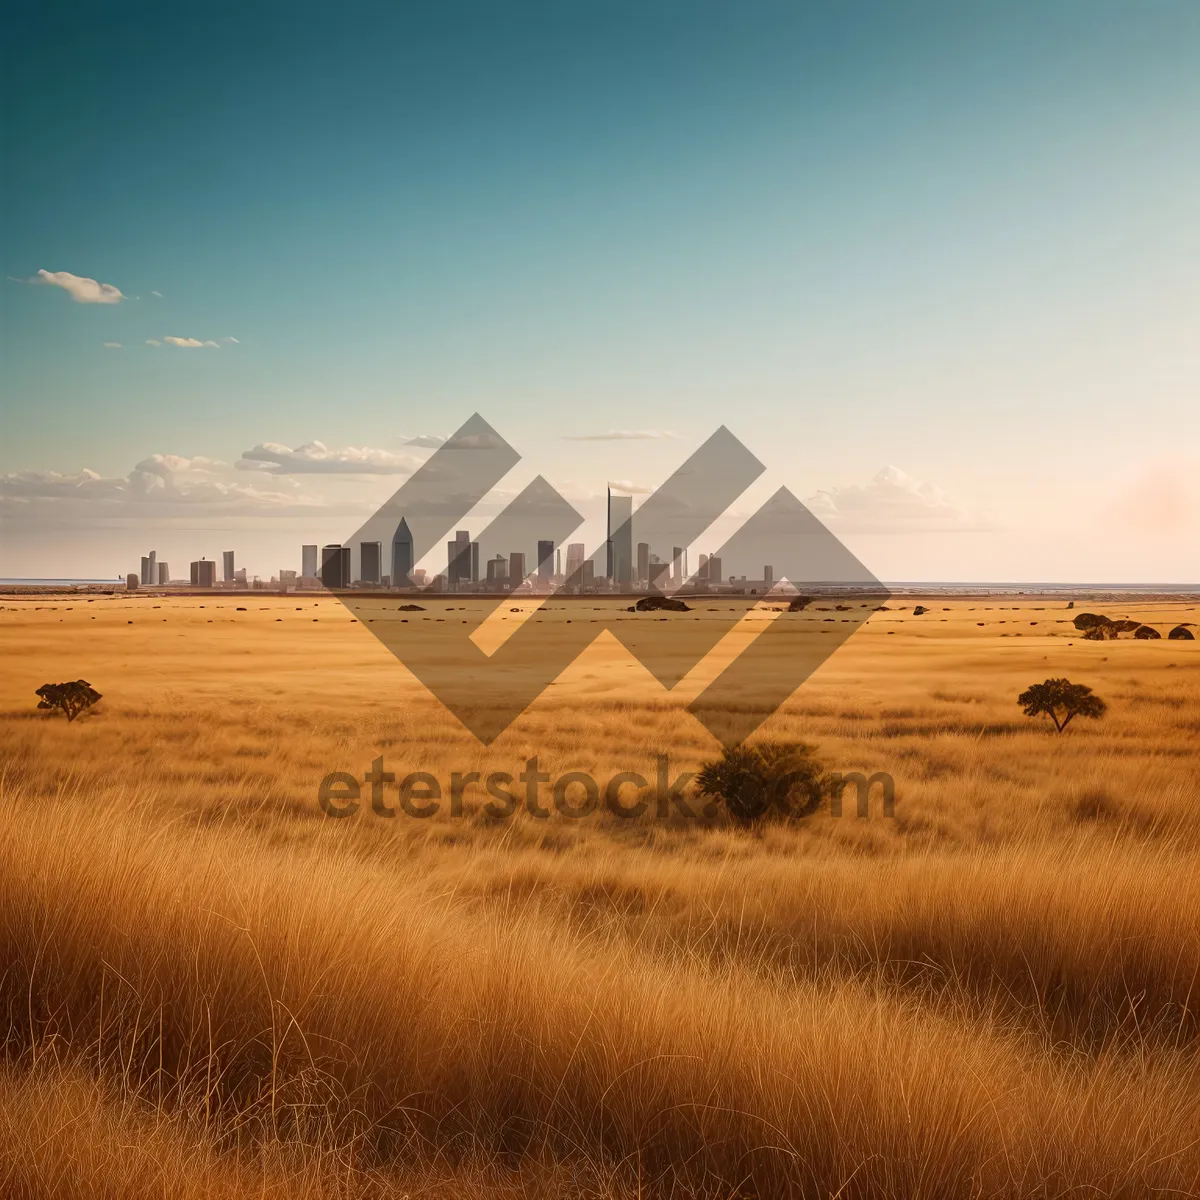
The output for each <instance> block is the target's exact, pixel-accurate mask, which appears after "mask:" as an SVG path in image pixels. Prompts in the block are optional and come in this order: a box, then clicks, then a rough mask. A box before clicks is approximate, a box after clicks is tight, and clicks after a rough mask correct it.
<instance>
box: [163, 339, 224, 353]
mask: <svg viewBox="0 0 1200 1200" xmlns="http://www.w3.org/2000/svg"><path fill="white" fill-rule="evenodd" d="M163 341H164V342H166V344H167V345H168V346H178V347H179V348H180V349H181V350H220V348H221V347H220V344H219V343H217V342H213V341H206V342H202V341H201V340H200V339H199V338H194V337H165V338H163Z"/></svg>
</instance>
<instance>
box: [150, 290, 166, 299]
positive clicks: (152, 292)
mask: <svg viewBox="0 0 1200 1200" xmlns="http://www.w3.org/2000/svg"><path fill="white" fill-rule="evenodd" d="M150 295H152V296H157V297H158V298H159V299H160V300H161V299H162V298H163V295H162V292H156V291H153V290H152V291H151V292H150Z"/></svg>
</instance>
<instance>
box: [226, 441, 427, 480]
mask: <svg viewBox="0 0 1200 1200" xmlns="http://www.w3.org/2000/svg"><path fill="white" fill-rule="evenodd" d="M419 462H420V460H419V459H417V458H415V457H414V456H412V455H407V454H393V453H392V452H391V451H389V450H373V449H369V448H367V447H362V448H356V447H354V446H348V447H346V448H345V449H344V450H330V449H329V447H328V446H326V445H325V444H324V442H306V443H305V444H304V445H303V446H297V447H296V448H295V449H292V448H291V447H290V446H284V445H281V444H280V443H279V442H260V443H259V444H258V445H257V446H255V447H254V448H253V449H250V450H244V451H243V452H242V457H241V459H240V460H239V461H238V462H237V464H236V466H237V467H238V468H239V469H241V470H243V471H266V472H269V473H271V474H273V475H306V474H327V475H410V474H411V473H412V472H413V471H414V470H415V469H416V468H417V466H418V465H419Z"/></svg>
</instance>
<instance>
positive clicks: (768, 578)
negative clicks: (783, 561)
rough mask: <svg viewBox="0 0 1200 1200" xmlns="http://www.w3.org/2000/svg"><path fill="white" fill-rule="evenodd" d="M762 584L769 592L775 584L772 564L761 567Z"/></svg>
mask: <svg viewBox="0 0 1200 1200" xmlns="http://www.w3.org/2000/svg"><path fill="white" fill-rule="evenodd" d="M763 586H764V587H766V589H767V591H768V592H769V591H770V590H771V589H772V588H773V587H774V586H775V568H774V567H772V566H766V567H763Z"/></svg>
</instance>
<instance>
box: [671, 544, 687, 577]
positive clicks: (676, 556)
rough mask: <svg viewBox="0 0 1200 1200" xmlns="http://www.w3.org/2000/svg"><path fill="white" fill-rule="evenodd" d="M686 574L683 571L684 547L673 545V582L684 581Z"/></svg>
mask: <svg viewBox="0 0 1200 1200" xmlns="http://www.w3.org/2000/svg"><path fill="white" fill-rule="evenodd" d="M685 578H686V576H685V575H684V572H683V547H682V546H672V547H671V582H672V583H682V582H683V581H684V579H685Z"/></svg>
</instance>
